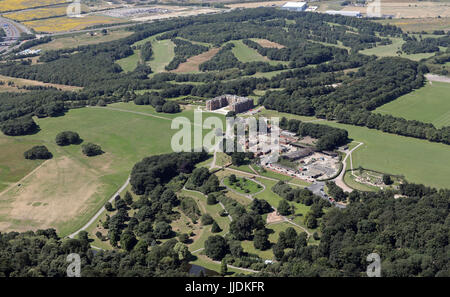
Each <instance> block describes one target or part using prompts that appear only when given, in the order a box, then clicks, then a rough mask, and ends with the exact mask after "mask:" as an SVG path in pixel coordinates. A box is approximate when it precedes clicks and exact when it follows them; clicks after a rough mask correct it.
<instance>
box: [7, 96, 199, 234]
mask: <svg viewBox="0 0 450 297" xmlns="http://www.w3.org/2000/svg"><path fill="white" fill-rule="evenodd" d="M111 106H112V107H115V108H117V107H121V108H122V109H124V110H125V109H126V107H129V109H130V110H134V109H135V108H141V111H142V112H143V113H144V114H146V113H148V114H149V115H151V114H156V112H155V111H154V109H153V108H151V107H148V106H145V107H139V106H135V105H134V104H133V103H128V104H126V103H120V104H113V105H111ZM193 114H194V113H193V111H192V110H189V111H184V112H183V113H181V114H176V115H166V114H157V116H160V117H162V118H156V117H151V116H145V115H141V114H135V113H131V112H124V111H116V110H111V109H106V108H82V109H74V110H70V111H69V112H68V113H67V114H66V115H65V116H64V117H57V118H44V119H37V120H36V121H37V123H38V124H39V126H40V128H41V131H40V132H39V133H37V134H35V135H29V136H20V137H7V136H3V135H2V136H1V137H0V140H1V142H0V145H2V144H5V145H7V147H8V149H10V150H11V151H10V153H8V154H5V155H4V156H5V158H4V159H0V162H1V163H0V168H1V169H2V170H1V171H0V177H1V178H2V179H1V182H2V187H3V188H5V186H6V185H8V184H10V183H13V182H17V181H18V180H20V179H21V178H23V177H24V176H25V175H26V174H28V173H29V172H30V171H32V170H33V169H34V168H35V167H36V166H37V165H39V164H40V162H39V161H29V160H25V159H24V158H23V157H21V155H22V154H23V151H24V150H26V149H29V148H31V147H32V146H33V145H36V144H44V145H46V146H47V147H48V149H49V150H50V151H51V152H52V153H53V155H54V158H53V159H52V160H50V161H48V162H45V164H44V165H43V166H42V167H41V168H39V170H37V171H36V172H34V173H33V174H31V175H30V176H29V177H27V178H26V179H25V180H23V181H21V183H22V185H21V187H17V188H12V189H10V190H9V191H7V192H6V193H3V194H2V195H1V196H0V203H1V206H0V228H1V229H2V230H10V229H11V228H14V229H15V230H29V229H30V228H33V229H37V228H44V227H45V228H47V227H50V226H51V227H55V228H56V229H57V230H58V232H59V233H60V234H61V235H67V234H69V233H71V232H73V231H75V230H76V229H78V228H80V227H81V226H82V225H83V224H84V223H85V222H86V221H87V220H88V219H89V218H90V217H92V216H93V215H94V213H95V212H96V211H97V210H98V209H100V207H101V206H102V205H103V204H104V203H105V201H106V200H107V199H109V197H110V196H111V195H112V194H113V193H114V192H115V191H116V190H117V189H118V188H119V187H120V186H121V185H122V184H123V183H124V182H125V180H126V179H127V176H128V175H129V173H130V171H131V169H132V167H133V165H134V164H135V163H136V162H138V161H139V160H141V159H142V158H143V157H146V156H149V155H153V154H158V153H167V152H170V151H171V144H170V142H171V135H173V134H174V133H175V132H176V130H171V129H170V125H171V119H172V118H174V117H177V116H185V117H187V118H188V119H191V120H192V119H193V117H194V115H193ZM149 127H151V129H149ZM65 130H71V131H76V132H78V133H79V134H80V136H81V138H82V139H83V140H84V141H85V142H94V143H96V144H99V145H100V146H101V147H102V149H103V151H105V152H106V153H105V154H103V155H101V156H97V157H93V158H88V157H85V156H84V155H83V154H82V153H81V147H80V146H79V145H71V146H67V147H59V146H57V145H56V144H55V142H54V139H55V136H56V134H57V133H59V132H61V131H65ZM5 152H8V151H7V150H5ZM11 160H12V161H14V168H13V167H12V166H11ZM37 202H40V204H36V203H37ZM32 204H34V205H35V206H34V207H31V206H32ZM36 205H40V206H38V207H36Z"/></svg>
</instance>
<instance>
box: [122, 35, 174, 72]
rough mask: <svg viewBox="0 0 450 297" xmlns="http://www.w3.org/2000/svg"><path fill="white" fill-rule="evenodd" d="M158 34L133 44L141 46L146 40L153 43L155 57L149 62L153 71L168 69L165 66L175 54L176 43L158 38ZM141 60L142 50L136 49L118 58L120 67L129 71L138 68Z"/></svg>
mask: <svg viewBox="0 0 450 297" xmlns="http://www.w3.org/2000/svg"><path fill="white" fill-rule="evenodd" d="M158 35H159V34H157V35H154V36H150V37H148V38H145V39H143V40H140V41H138V42H136V43H134V44H133V46H140V45H143V44H144V43H146V42H151V43H152V50H153V57H152V59H151V60H150V61H148V62H147V64H148V65H149V66H150V68H151V69H152V71H153V73H159V72H164V71H166V70H165V67H166V66H167V65H168V64H169V63H170V61H172V59H173V57H174V56H175V52H174V48H175V44H174V43H173V42H172V41H171V40H169V39H167V40H157V39H156V38H157V37H158ZM139 60H140V51H139V50H135V51H134V54H133V55H131V56H129V57H126V58H123V59H120V60H117V61H116V62H117V64H119V65H120V67H122V69H123V70H124V71H126V72H129V71H133V70H134V69H135V68H136V66H137V64H138V62H139Z"/></svg>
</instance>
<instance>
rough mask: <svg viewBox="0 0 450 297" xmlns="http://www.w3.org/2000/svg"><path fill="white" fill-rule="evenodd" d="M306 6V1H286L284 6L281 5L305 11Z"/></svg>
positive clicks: (286, 8) (291, 9) (283, 7)
mask: <svg viewBox="0 0 450 297" xmlns="http://www.w3.org/2000/svg"><path fill="white" fill-rule="evenodd" d="M306 7H307V5H306V2H286V3H285V4H284V5H283V6H281V9H284V10H290V11H305V10H306Z"/></svg>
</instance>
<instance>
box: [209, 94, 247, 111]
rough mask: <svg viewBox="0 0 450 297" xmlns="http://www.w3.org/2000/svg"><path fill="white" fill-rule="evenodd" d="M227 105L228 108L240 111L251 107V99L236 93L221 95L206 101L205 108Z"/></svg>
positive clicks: (213, 108)
mask: <svg viewBox="0 0 450 297" xmlns="http://www.w3.org/2000/svg"><path fill="white" fill-rule="evenodd" d="M225 106H228V107H229V108H230V110H232V111H234V112H236V113H240V112H244V111H247V110H249V109H252V108H253V106H254V105H253V99H250V98H247V97H240V96H236V95H229V94H226V95H222V96H219V97H216V98H214V99H211V100H208V101H206V109H207V110H209V111H211V110H216V109H219V108H222V107H225Z"/></svg>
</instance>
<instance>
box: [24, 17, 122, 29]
mask: <svg viewBox="0 0 450 297" xmlns="http://www.w3.org/2000/svg"><path fill="white" fill-rule="evenodd" d="M123 22H124V20H122V19H118V18H113V17H107V16H96V15H88V16H85V17H80V18H69V17H66V16H64V17H57V18H51V19H45V20H37V21H29V22H24V23H23V24H24V25H26V26H27V27H29V28H33V29H34V30H36V31H37V32H49V33H53V32H65V31H73V30H82V29H84V28H87V27H91V26H95V25H102V24H118V23H123Z"/></svg>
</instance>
